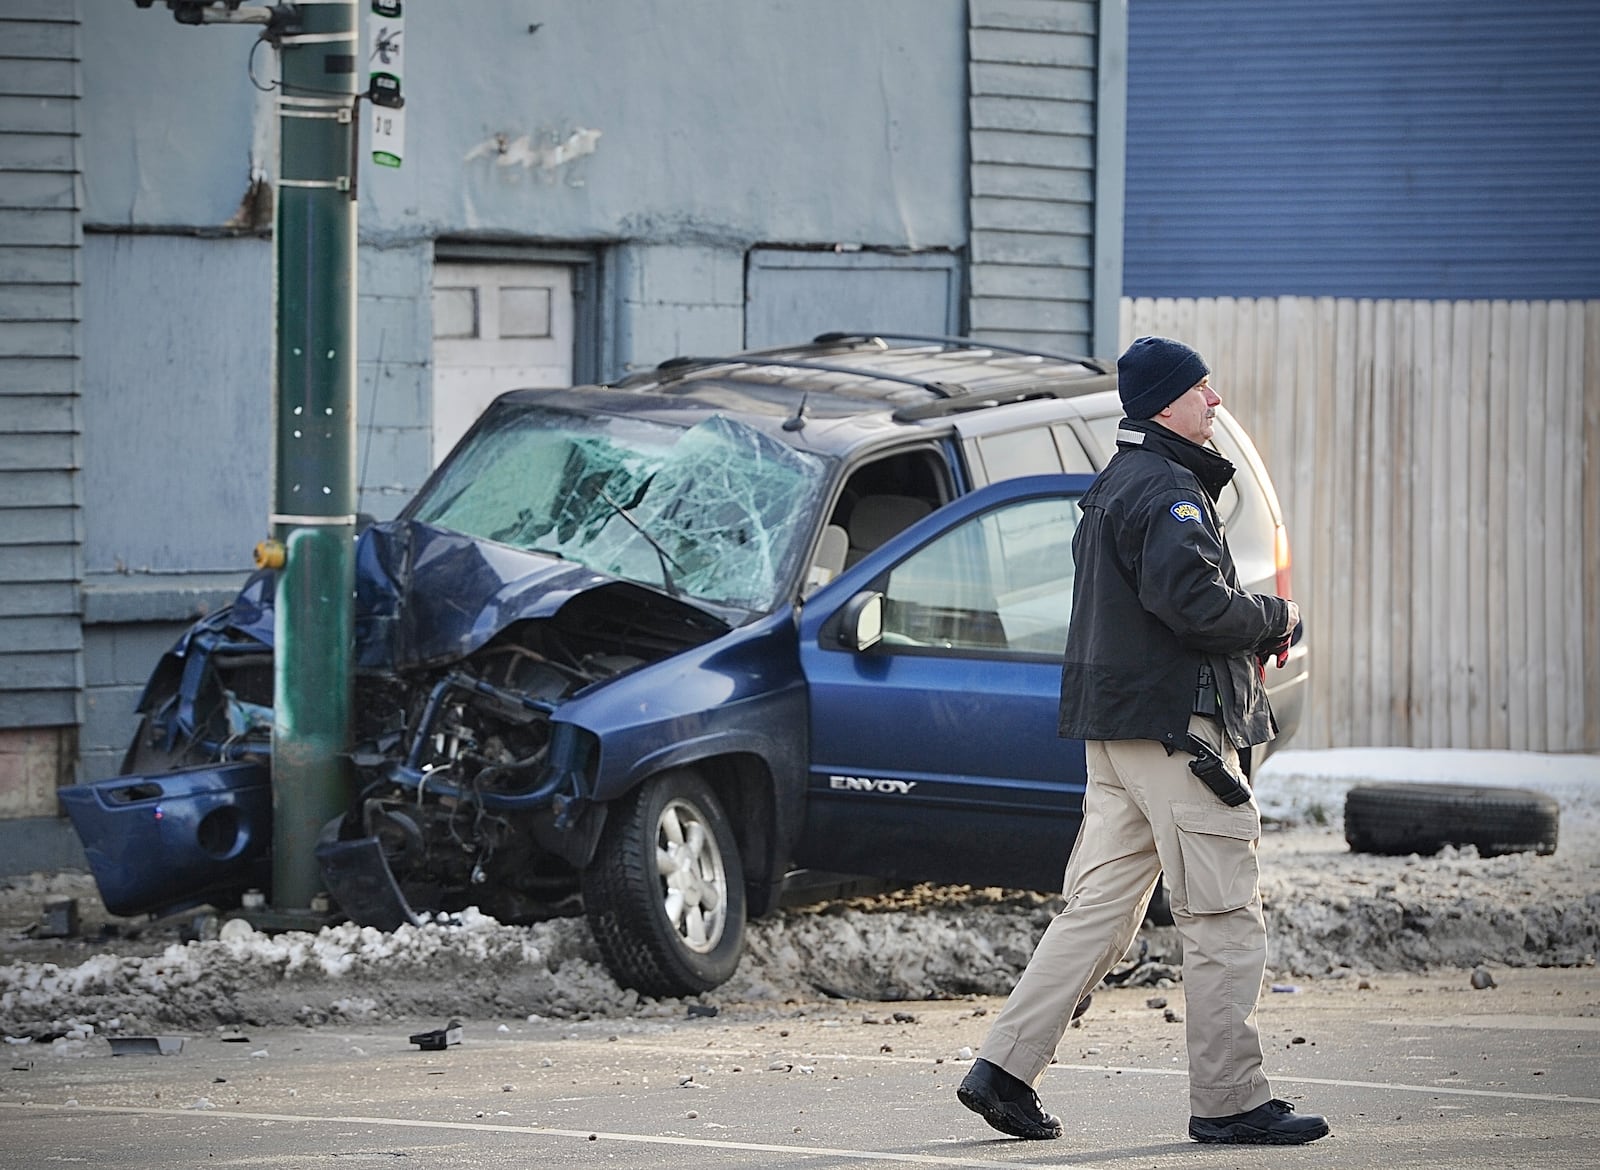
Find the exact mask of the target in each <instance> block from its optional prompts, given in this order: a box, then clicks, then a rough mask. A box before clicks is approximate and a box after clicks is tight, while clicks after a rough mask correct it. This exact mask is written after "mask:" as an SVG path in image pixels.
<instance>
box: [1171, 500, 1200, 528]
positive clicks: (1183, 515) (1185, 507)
mask: <svg viewBox="0 0 1600 1170" xmlns="http://www.w3.org/2000/svg"><path fill="white" fill-rule="evenodd" d="M1172 514H1173V515H1174V516H1176V517H1177V518H1178V523H1180V524H1181V523H1183V522H1184V521H1185V520H1198V519H1200V517H1201V516H1202V515H1203V514H1204V513H1202V512H1201V511H1200V505H1199V504H1191V503H1190V502H1189V501H1188V500H1179V501H1178V502H1177V503H1176V504H1174V505H1172Z"/></svg>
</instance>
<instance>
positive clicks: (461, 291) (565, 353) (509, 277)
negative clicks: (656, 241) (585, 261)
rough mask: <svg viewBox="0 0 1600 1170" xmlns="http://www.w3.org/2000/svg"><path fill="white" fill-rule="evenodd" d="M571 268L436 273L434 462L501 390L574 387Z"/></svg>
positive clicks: (442, 267)
mask: <svg viewBox="0 0 1600 1170" xmlns="http://www.w3.org/2000/svg"><path fill="white" fill-rule="evenodd" d="M572 331H573V307H572V269H570V268H568V267H566V266H565V265H561V264H456V263H448V262H441V263H439V264H437V265H435V266H434V270H433V462H434V465H435V466H437V465H438V463H439V462H440V460H442V459H443V458H444V457H445V455H447V454H448V453H449V451H450V448H451V447H453V446H455V444H456V440H457V439H459V438H461V436H462V435H464V434H466V432H467V428H468V427H470V426H471V425H472V424H473V422H475V421H476V420H477V418H478V416H479V415H480V414H482V413H483V411H484V408H485V407H487V406H488V405H489V403H490V402H492V401H494V399H495V397H496V395H499V394H501V393H503V392H505V391H507V390H518V389H521V388H523V387H525V386H554V387H560V386H570V385H571V384H572V341H573V338H572Z"/></svg>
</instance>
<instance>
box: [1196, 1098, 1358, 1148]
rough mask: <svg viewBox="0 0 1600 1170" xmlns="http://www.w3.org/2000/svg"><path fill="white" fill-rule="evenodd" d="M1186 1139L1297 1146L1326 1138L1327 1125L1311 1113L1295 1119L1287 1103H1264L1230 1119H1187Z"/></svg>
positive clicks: (1291, 1106)
mask: <svg viewBox="0 0 1600 1170" xmlns="http://www.w3.org/2000/svg"><path fill="white" fill-rule="evenodd" d="M1189 1136H1190V1137H1192V1138H1193V1139H1194V1140H1195V1141H1197V1142H1231V1143H1234V1144H1239V1145H1257V1146H1299V1145H1304V1144H1305V1143H1306V1142H1314V1141H1316V1140H1317V1139H1318V1138H1320V1137H1327V1136H1328V1122H1327V1119H1326V1118H1322V1117H1318V1116H1317V1115H1316V1114H1315V1113H1307V1114H1305V1115H1304V1116H1296V1114H1295V1111H1294V1106H1293V1105H1291V1104H1289V1102H1287V1101H1268V1102H1267V1103H1266V1104H1265V1105H1257V1106H1256V1107H1255V1108H1254V1109H1252V1110H1250V1112H1249V1113H1235V1114H1234V1115H1233V1116H1232V1117H1191V1118H1189Z"/></svg>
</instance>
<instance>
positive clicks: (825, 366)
mask: <svg viewBox="0 0 1600 1170" xmlns="http://www.w3.org/2000/svg"><path fill="white" fill-rule="evenodd" d="M713 366H777V367H778V368H779V369H784V370H818V371H821V372H822V373H824V374H847V375H849V376H850V377H852V378H871V379H876V380H877V381H880V382H898V383H900V384H901V385H903V386H915V387H916V388H917V389H919V390H926V391H928V393H930V394H933V395H934V396H935V397H938V398H956V397H959V396H961V395H963V394H966V393H967V388H966V387H965V386H961V385H958V384H957V383H954V382H929V381H925V380H924V379H922V378H907V377H905V376H904V375H902V374H886V373H884V372H883V371H882V370H862V369H856V368H854V367H851V366H838V365H834V364H833V363H832V362H803V361H792V360H788V359H784V358H765V357H754V356H745V355H736V356H733V357H675V358H668V359H667V360H666V361H664V362H662V363H660V364H659V365H657V366H656V371H657V372H658V373H660V374H663V375H670V376H671V377H670V379H669V378H668V377H663V378H662V379H661V380H662V381H663V382H665V381H668V380H676V379H677V378H681V377H683V375H685V374H687V373H689V371H691V370H696V369H709V368H711V367H713Z"/></svg>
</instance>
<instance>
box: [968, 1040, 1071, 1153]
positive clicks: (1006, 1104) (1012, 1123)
mask: <svg viewBox="0 0 1600 1170" xmlns="http://www.w3.org/2000/svg"><path fill="white" fill-rule="evenodd" d="M956 1099H957V1100H958V1101H960V1102H961V1103H962V1104H963V1105H965V1106H966V1107H967V1108H968V1109H970V1110H972V1111H973V1112H974V1113H976V1114H977V1115H978V1116H979V1117H982V1118H983V1119H984V1120H985V1121H987V1122H988V1123H989V1124H990V1125H992V1126H993V1127H994V1128H995V1129H998V1130H999V1131H1000V1132H1001V1133H1008V1134H1010V1135H1011V1136H1012V1137H1019V1138H1028V1139H1029V1140H1031V1141H1042V1140H1044V1139H1046V1138H1058V1137H1060V1136H1061V1121H1060V1119H1059V1118H1055V1117H1051V1116H1050V1114H1048V1113H1046V1112H1045V1111H1044V1110H1043V1109H1041V1108H1040V1107H1039V1097H1038V1094H1036V1093H1035V1092H1034V1091H1033V1089H1032V1087H1031V1086H1030V1085H1029V1084H1028V1082H1026V1081H1024V1080H1020V1079H1019V1078H1017V1077H1014V1076H1012V1075H1011V1074H1010V1073H1008V1072H1006V1070H1005V1069H1003V1068H1001V1067H1000V1066H999V1065H997V1064H990V1063H989V1062H988V1061H987V1060H983V1059H981V1058H980V1059H978V1060H975V1061H973V1062H972V1070H971V1071H970V1072H968V1073H967V1075H966V1076H965V1077H963V1078H962V1081H961V1087H960V1088H959V1089H957V1090H956Z"/></svg>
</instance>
